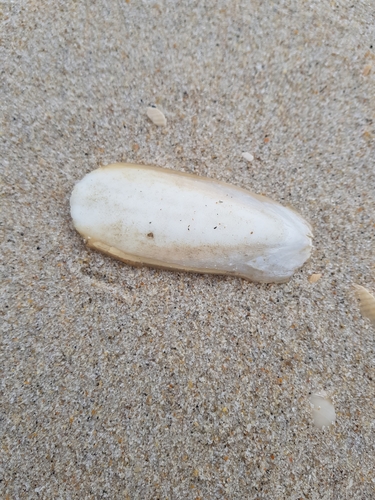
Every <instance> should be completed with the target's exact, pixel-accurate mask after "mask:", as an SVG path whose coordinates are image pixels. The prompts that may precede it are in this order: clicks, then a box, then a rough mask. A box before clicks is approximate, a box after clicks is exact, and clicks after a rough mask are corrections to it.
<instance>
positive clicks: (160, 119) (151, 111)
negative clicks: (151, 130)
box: [147, 106, 167, 127]
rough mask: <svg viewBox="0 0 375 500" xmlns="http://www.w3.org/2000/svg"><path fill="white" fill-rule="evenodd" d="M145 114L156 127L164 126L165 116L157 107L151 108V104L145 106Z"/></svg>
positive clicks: (165, 122) (165, 123)
mask: <svg viewBox="0 0 375 500" xmlns="http://www.w3.org/2000/svg"><path fill="white" fill-rule="evenodd" d="M147 116H148V117H149V118H150V120H151V121H152V122H153V123H155V125H157V126H158V127H165V126H166V125H167V119H166V117H165V116H164V114H163V113H162V112H161V111H160V109H158V108H152V107H151V106H150V107H148V108H147Z"/></svg>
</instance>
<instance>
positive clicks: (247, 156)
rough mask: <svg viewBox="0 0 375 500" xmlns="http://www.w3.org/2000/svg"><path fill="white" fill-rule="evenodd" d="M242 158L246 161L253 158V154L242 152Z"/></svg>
mask: <svg viewBox="0 0 375 500" xmlns="http://www.w3.org/2000/svg"><path fill="white" fill-rule="evenodd" d="M242 158H245V160H246V161H253V160H254V156H253V155H252V154H251V153H242Z"/></svg>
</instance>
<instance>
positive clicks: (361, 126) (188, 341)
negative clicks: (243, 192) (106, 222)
mask: <svg viewBox="0 0 375 500" xmlns="http://www.w3.org/2000/svg"><path fill="white" fill-rule="evenodd" d="M94 3H95V6H94V5H92V4H94ZM0 36H1V49H0V60H1V88H2V99H1V103H0V109H1V122H0V128H1V131H0V134H1V136H0V143H1V153H0V158H1V160H0V162H1V174H0V175H1V186H0V187H1V191H2V201H1V230H2V233H3V239H2V246H1V250H2V261H1V264H2V278H1V280H2V281H1V283H2V291H1V297H0V298H1V309H2V313H1V319H2V327H1V328H2V350H1V369H2V374H1V384H2V387H1V432H2V443H1V449H0V453H1V469H2V473H1V479H2V481H1V483H0V484H1V486H0V488H1V498H4V499H9V500H13V499H24V498H25V499H29V498H30V499H34V498H41V499H102V498H103V499H104V498H109V499H164V500H165V499H169V500H171V499H196V500H197V499H300V498H302V499H356V500H357V499H364V500H368V499H371V498H375V472H374V464H375V458H374V457H375V438H374V430H375V429H374V426H375V370H374V345H375V340H374V334H375V331H374V329H373V328H372V327H371V326H370V323H369V322H368V321H367V320H365V319H363V318H362V317H361V315H360V313H359V308H358V305H357V303H356V300H355V298H354V297H353V293H352V289H351V283H352V282H356V283H359V284H361V285H364V286H367V287H368V288H370V289H371V290H375V267H374V262H375V174H374V172H375V99H374V93H375V48H374V47H375V16H374V5H373V2H372V1H358V0H357V1H351V2H349V1H343V0H338V1H337V2H328V1H324V0H321V1H310V2H302V1H297V0H295V1H293V0H286V1H283V2H275V3H273V2H266V1H262V0H258V1H256V0H247V1H245V0H244V1H242V2H240V1H234V0H233V1H232V2H225V1H214V0H210V1H202V2H197V1H189V2H186V1H185V2H175V1H172V0H165V1H162V0H160V1H158V0H156V1H155V2H146V1H143V2H141V1H138V2H137V1H135V0H130V1H128V0H126V1H125V0H122V1H118V0H117V1H114V2H109V1H100V0H99V1H98V2H88V1H87V2H57V1H53V2H52V1H44V2H41V1H31V0H30V1H29V2H26V1H25V0H20V1H18V2H13V1H8V2H5V3H3V4H2V7H1V30H0ZM149 104H156V105H158V106H159V107H160V108H161V109H163V110H164V113H165V115H166V117H167V120H168V126H167V127H166V128H165V129H161V128H158V127H156V126H155V125H154V124H152V123H151V121H150V120H149V119H148V118H147V115H146V107H147V106H148V105H149ZM244 151H247V152H249V153H251V154H252V155H253V156H254V160H253V161H252V162H247V161H246V160H245V159H244V158H243V157H242V152H244ZM116 161H128V162H138V163H145V164H154V165H160V166H165V167H169V168H175V169H178V170H184V171H186V172H195V173H197V174H201V175H206V176H211V177H215V178H217V179H220V180H224V181H228V182H231V183H233V184H237V185H239V186H241V187H245V188H248V189H251V190H253V191H255V192H257V193H265V194H266V195H268V196H270V197H272V198H274V199H275V200H277V201H280V202H281V203H284V204H290V205H292V206H294V207H295V208H296V209H297V210H298V211H299V212H300V213H302V214H303V215H304V216H305V217H306V218H307V219H308V220H310V221H311V223H312V224H313V227H314V233H315V239H314V246H315V248H314V252H313V255H312V258H311V261H310V262H308V263H307V264H306V265H305V266H304V267H303V268H302V270H301V271H300V272H298V273H296V275H295V276H294V277H293V278H292V280H291V281H290V282H289V283H287V284H283V285H260V284H253V283H249V282H245V281H243V280H241V279H236V278H230V277H215V276H205V275H195V274H179V273H172V272H163V271H157V270H152V269H151V270H150V269H147V268H141V269H136V268H132V267H129V266H126V265H124V264H121V263H120V262H116V261H114V260H112V259H110V258H108V257H106V256H103V255H101V254H99V253H96V252H94V251H90V250H88V249H86V247H85V245H84V243H83V240H82V238H81V237H80V236H79V235H78V234H77V233H76V232H75V231H74V229H73V226H72V222H71V218H70V215H69V196H70V193H71V190H72V188H73V186H74V183H75V182H76V181H77V180H79V179H80V178H82V177H83V175H84V174H86V173H87V172H90V171H91V170H92V169H94V168H96V167H98V166H99V165H104V164H107V163H113V162H116ZM312 273H321V274H322V277H321V279H320V280H319V281H317V282H316V283H315V284H312V283H310V282H309V281H308V278H309V276H310V275H311V274H312ZM321 390H325V391H326V392H327V393H328V395H329V397H331V398H332V400H333V402H334V406H335V409H336V414H337V421H336V425H334V426H332V427H330V428H328V429H322V430H321V429H318V428H316V427H314V425H313V421H312V415H311V409H310V406H309V402H308V396H309V393H310V392H317V391H321Z"/></svg>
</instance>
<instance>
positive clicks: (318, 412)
mask: <svg viewBox="0 0 375 500" xmlns="http://www.w3.org/2000/svg"><path fill="white" fill-rule="evenodd" d="M309 399H310V403H311V405H312V415H313V419H314V424H315V426H316V427H319V429H321V428H322V427H329V426H330V425H332V424H333V423H335V421H336V412H335V408H334V406H333V404H332V403H331V402H330V401H329V400H328V399H327V397H326V396H325V394H312V395H311V396H310V398H309Z"/></svg>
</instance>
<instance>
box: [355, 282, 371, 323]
mask: <svg viewBox="0 0 375 500" xmlns="http://www.w3.org/2000/svg"><path fill="white" fill-rule="evenodd" d="M353 286H354V288H355V294H356V296H357V298H358V300H359V305H360V309H361V314H362V316H365V318H368V319H369V320H370V321H371V323H372V326H374V327H375V297H374V296H373V295H372V294H371V293H370V292H369V291H368V290H367V288H365V287H364V286H361V285H356V284H355V283H354V284H353Z"/></svg>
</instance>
